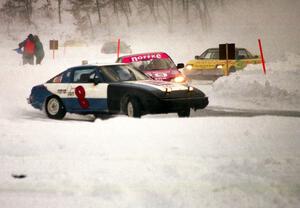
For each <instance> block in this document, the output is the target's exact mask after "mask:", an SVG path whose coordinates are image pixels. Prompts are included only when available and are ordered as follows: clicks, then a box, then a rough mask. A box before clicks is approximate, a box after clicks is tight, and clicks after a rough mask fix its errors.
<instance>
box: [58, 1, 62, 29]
mask: <svg viewBox="0 0 300 208" xmlns="http://www.w3.org/2000/svg"><path fill="white" fill-rule="evenodd" d="M62 1H63V0H57V3H58V22H59V24H61V23H62V20H61V3H62Z"/></svg>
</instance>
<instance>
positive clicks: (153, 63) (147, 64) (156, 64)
mask: <svg viewBox="0 0 300 208" xmlns="http://www.w3.org/2000/svg"><path fill="white" fill-rule="evenodd" d="M131 65H132V66H133V67H135V68H137V69H139V70H141V71H151V70H162V69H173V68H176V66H175V64H174V62H173V61H172V60H171V59H170V58H165V59H152V60H144V61H137V62H132V63H131Z"/></svg>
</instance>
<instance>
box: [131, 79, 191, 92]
mask: <svg viewBox="0 0 300 208" xmlns="http://www.w3.org/2000/svg"><path fill="white" fill-rule="evenodd" d="M128 83H131V84H135V85H139V86H141V87H143V86H144V87H146V88H147V87H148V88H155V89H157V90H160V91H163V92H165V91H166V89H167V88H169V89H171V90H172V91H179V90H187V89H188V86H187V85H183V84H179V83H174V82H165V81H159V80H139V81H129V82H128Z"/></svg>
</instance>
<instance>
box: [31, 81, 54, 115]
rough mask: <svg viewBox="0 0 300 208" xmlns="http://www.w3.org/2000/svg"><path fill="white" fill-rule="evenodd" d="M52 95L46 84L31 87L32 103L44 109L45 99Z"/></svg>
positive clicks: (35, 106)
mask: <svg viewBox="0 0 300 208" xmlns="http://www.w3.org/2000/svg"><path fill="white" fill-rule="evenodd" d="M51 95H52V93H51V92H50V91H48V90H47V88H46V87H45V86H44V85H38V86H35V87H33V88H32V89H31V95H30V96H31V105H32V106H33V107H34V108H37V109H40V110H42V109H43V106H44V103H45V100H46V99H47V97H49V96H51Z"/></svg>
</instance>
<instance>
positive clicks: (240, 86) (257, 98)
mask: <svg viewBox="0 0 300 208" xmlns="http://www.w3.org/2000/svg"><path fill="white" fill-rule="evenodd" d="M299 60H300V56H297V55H293V54H289V55H288V56H287V60H286V61H280V62H279V61H278V62H275V63H268V64H267V72H266V75H264V74H263V72H262V66H261V65H249V66H247V68H246V69H245V70H242V71H238V72H236V73H232V74H230V76H228V77H221V78H219V79H217V80H216V82H214V83H213V88H212V91H211V93H210V94H209V95H210V105H211V106H222V107H227V108H241V109H268V110H291V111H299V110H300V85H299V80H300V61H299Z"/></svg>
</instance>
